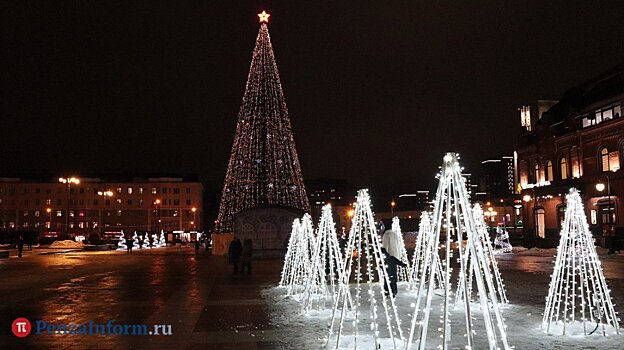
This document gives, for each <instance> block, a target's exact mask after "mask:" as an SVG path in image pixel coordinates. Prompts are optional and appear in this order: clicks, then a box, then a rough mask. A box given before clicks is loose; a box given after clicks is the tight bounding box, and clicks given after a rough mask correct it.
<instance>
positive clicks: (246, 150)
mask: <svg viewBox="0 0 624 350" xmlns="http://www.w3.org/2000/svg"><path fill="white" fill-rule="evenodd" d="M258 16H259V17H260V30H259V32H258V37H257V39H256V46H255V49H254V52H253V57H252V60H251V68H250V70H249V76H248V78H247V85H246V88H245V94H244V96H243V102H242V104H241V106H240V110H239V113H238V122H237V124H236V133H235V135H234V144H233V146H232V153H231V155H230V160H229V163H228V168H227V172H226V175H225V183H224V186H223V193H222V196H221V205H220V207H219V215H218V217H217V222H216V231H217V232H219V233H226V232H233V230H234V216H235V215H236V214H237V213H239V212H241V211H243V210H245V209H248V208H256V207H261V206H282V207H290V208H296V209H301V210H303V211H305V212H309V211H310V204H309V203H308V198H307V196H306V192H305V187H304V184H303V177H302V175H301V168H300V166H299V159H298V157H297V151H296V150H295V141H294V138H293V132H292V128H291V125H290V118H289V116H288V109H287V107H286V100H285V99H284V93H283V91H282V86H281V83H280V78H279V73H278V71H277V64H276V62H275V56H274V55H273V48H272V46H271V40H270V37H269V30H268V27H267V23H268V17H269V14H267V13H265V12H264V11H263V13H261V14H259V15H258Z"/></svg>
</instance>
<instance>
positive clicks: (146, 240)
mask: <svg viewBox="0 0 624 350" xmlns="http://www.w3.org/2000/svg"><path fill="white" fill-rule="evenodd" d="M142 247H143V249H150V248H151V247H152V246H151V244H150V239H149V233H147V232H145V234H144V235H143V245H142Z"/></svg>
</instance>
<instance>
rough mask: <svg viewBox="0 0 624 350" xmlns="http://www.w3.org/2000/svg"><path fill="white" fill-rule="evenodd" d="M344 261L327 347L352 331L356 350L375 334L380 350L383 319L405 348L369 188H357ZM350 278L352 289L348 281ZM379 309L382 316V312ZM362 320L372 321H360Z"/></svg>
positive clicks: (393, 339)
mask: <svg viewBox="0 0 624 350" xmlns="http://www.w3.org/2000/svg"><path fill="white" fill-rule="evenodd" d="M345 260H346V261H345V270H344V274H343V279H342V281H341V283H340V285H339V288H338V296H337V298H336V302H335V304H334V307H333V309H332V314H331V318H330V323H329V336H328V338H327V346H328V347H334V344H335V348H336V349H338V348H339V347H340V346H341V340H343V339H344V338H346V337H347V336H346V335H347V334H346V333H347V332H350V335H351V337H352V338H351V340H352V341H353V347H354V348H355V349H357V348H358V338H359V337H361V336H362V334H369V333H372V337H373V339H374V343H375V349H379V348H380V347H381V339H382V334H381V332H380V331H381V327H380V322H379V321H380V318H383V319H384V323H385V326H386V327H385V328H386V330H387V337H389V338H390V339H391V342H392V344H393V348H394V349H396V348H402V347H403V346H404V341H403V331H402V329H401V322H400V319H399V313H398V309H397V306H396V304H395V301H394V298H392V297H391V296H387V295H386V294H385V293H384V284H386V285H387V286H388V290H389V289H390V288H389V286H390V279H389V277H388V274H387V272H386V266H385V262H384V255H383V252H382V251H381V242H380V239H379V235H378V233H377V227H376V225H375V220H374V218H373V212H372V210H371V202H370V197H369V195H368V191H367V190H359V191H358V195H357V200H356V205H355V213H354V215H353V219H352V222H351V229H350V231H349V241H348V243H347V247H346V249H345ZM351 278H353V281H354V283H353V288H351V286H350V284H349V281H350V280H351ZM377 295H381V305H378V301H377V299H376V296H377ZM366 299H368V300H366ZM364 304H368V307H365V306H364ZM380 309H381V311H380ZM380 312H382V315H379V313H380ZM347 319H349V321H347ZM363 319H367V320H369V321H370V323H366V324H365V323H364V322H361V320H363ZM382 327H383V326H382Z"/></svg>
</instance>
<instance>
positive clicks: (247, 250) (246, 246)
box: [241, 238, 253, 275]
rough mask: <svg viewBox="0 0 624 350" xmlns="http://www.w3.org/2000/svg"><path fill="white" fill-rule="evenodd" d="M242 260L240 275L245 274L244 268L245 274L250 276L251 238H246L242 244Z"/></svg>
mask: <svg viewBox="0 0 624 350" xmlns="http://www.w3.org/2000/svg"><path fill="white" fill-rule="evenodd" d="M242 255H243V259H242V264H241V265H242V266H241V273H242V274H243V275H244V274H245V267H247V274H248V275H251V257H252V255H253V241H252V240H251V238H247V239H246V240H245V242H244V243H243V254H242Z"/></svg>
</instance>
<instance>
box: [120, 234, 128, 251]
mask: <svg viewBox="0 0 624 350" xmlns="http://www.w3.org/2000/svg"><path fill="white" fill-rule="evenodd" d="M117 250H128V246H127V245H126V235H124V232H123V230H121V234H120V235H119V242H118V243H117Z"/></svg>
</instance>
